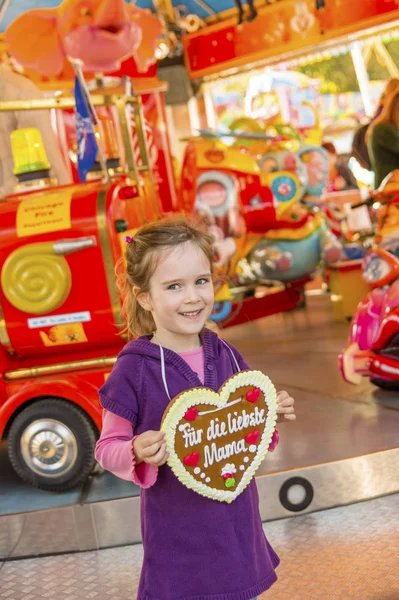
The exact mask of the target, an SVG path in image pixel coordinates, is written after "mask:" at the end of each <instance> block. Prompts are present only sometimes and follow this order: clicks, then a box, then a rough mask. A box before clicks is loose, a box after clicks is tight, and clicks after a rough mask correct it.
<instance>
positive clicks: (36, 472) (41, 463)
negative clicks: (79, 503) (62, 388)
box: [8, 398, 97, 492]
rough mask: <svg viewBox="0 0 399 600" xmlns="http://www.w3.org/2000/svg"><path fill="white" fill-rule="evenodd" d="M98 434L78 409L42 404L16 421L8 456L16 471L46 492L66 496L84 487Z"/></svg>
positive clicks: (54, 401) (55, 401) (50, 402)
mask: <svg viewBox="0 0 399 600" xmlns="http://www.w3.org/2000/svg"><path fill="white" fill-rule="evenodd" d="M96 438H97V435H96V430H95V427H94V425H93V423H92V422H91V420H90V419H89V417H88V416H87V415H86V414H85V413H84V412H83V411H82V410H81V409H80V408H79V407H77V406H75V405H74V404H72V403H70V402H67V401H65V400H60V399H56V398H54V399H46V400H38V401H37V402H35V403H34V404H31V405H30V406H28V407H27V408H25V409H24V410H23V411H22V412H21V413H20V414H19V415H18V416H17V417H16V418H15V420H14V421H13V423H12V425H11V427H10V431H9V436H8V454H9V457H10V461H11V464H12V466H13V467H14V470H15V471H16V472H17V473H18V475H19V476H20V477H21V478H22V479H23V480H24V481H26V482H28V483H30V484H31V485H33V486H35V487H38V488H40V489H42V490H48V491H52V492H65V491H67V490H70V489H73V488H76V487H78V486H79V485H81V484H83V483H84V481H85V480H86V478H87V476H88V475H89V473H90V472H91V470H92V469H93V467H94V463H95V460H94V449H95V444H96Z"/></svg>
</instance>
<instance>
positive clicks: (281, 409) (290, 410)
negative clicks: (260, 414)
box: [277, 391, 296, 423]
mask: <svg viewBox="0 0 399 600" xmlns="http://www.w3.org/2000/svg"><path fill="white" fill-rule="evenodd" d="M294 402H295V400H294V398H291V396H290V395H289V393H288V392H286V391H282V392H278V394H277V404H278V407H277V414H278V422H280V423H281V421H283V420H284V419H287V421H295V419H296V414H295V408H294ZM282 415H284V418H282Z"/></svg>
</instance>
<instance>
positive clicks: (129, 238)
mask: <svg viewBox="0 0 399 600" xmlns="http://www.w3.org/2000/svg"><path fill="white" fill-rule="evenodd" d="M132 241H133V238H132V237H130V235H125V242H127V243H128V244H130V242H132Z"/></svg>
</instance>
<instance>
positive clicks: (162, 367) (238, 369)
mask: <svg viewBox="0 0 399 600" xmlns="http://www.w3.org/2000/svg"><path fill="white" fill-rule="evenodd" d="M154 338H155V335H154ZM155 339H156V338H155ZM219 339H220V341H221V342H223V344H224V345H225V346H226V348H228V349H229V350H230V354H231V356H232V357H233V360H234V363H235V365H236V367H237V372H238V373H239V372H240V371H241V369H240V365H239V364H238V361H237V359H236V357H235V356H234V352H233V350H232V349H231V348H230V346H229V345H228V344H227V343H226V342H225V341H224V340H222V338H219ZM157 342H158V340H157ZM158 346H159V352H160V353H161V374H162V381H163V386H164V388H165V392H166V395H167V397H168V398H169V400H172V398H171V397H170V394H169V389H168V384H167V382H166V369H165V353H164V351H163V348H162V346H161V344H160V343H159V342H158Z"/></svg>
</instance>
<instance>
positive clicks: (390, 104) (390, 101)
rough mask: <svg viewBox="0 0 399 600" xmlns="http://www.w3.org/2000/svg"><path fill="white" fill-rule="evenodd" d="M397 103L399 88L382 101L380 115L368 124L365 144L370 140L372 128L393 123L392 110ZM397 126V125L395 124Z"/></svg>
mask: <svg viewBox="0 0 399 600" xmlns="http://www.w3.org/2000/svg"><path fill="white" fill-rule="evenodd" d="M398 102H399V88H398V89H396V90H394V91H393V92H392V93H391V94H390V95H389V96H387V97H386V98H385V100H384V108H383V109H382V111H381V113H380V114H379V115H378V117H376V118H375V119H374V121H372V123H370V125H369V126H368V128H367V133H366V143H369V141H370V139H371V135H372V133H373V130H374V127H376V126H377V125H380V124H381V123H393V118H392V113H393V109H394V108H396V107H397V103H398ZM395 125H396V126H397V124H396V123H395Z"/></svg>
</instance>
